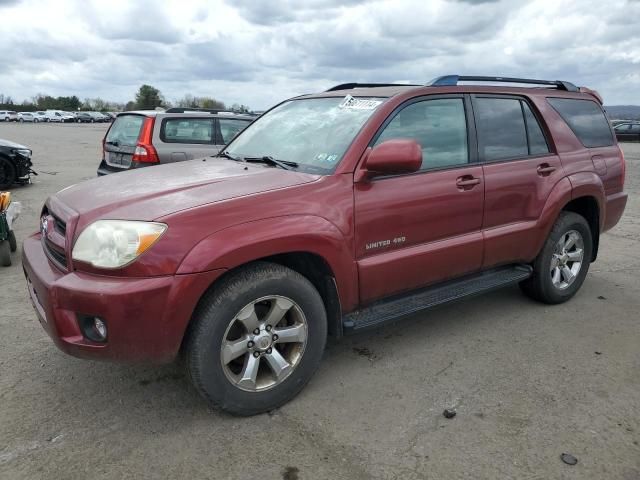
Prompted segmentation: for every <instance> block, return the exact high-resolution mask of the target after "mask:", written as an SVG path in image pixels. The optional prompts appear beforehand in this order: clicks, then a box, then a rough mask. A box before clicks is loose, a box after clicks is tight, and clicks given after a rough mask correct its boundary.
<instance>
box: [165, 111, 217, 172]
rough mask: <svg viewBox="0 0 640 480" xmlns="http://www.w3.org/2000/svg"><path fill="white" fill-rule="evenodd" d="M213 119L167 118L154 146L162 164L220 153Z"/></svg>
mask: <svg viewBox="0 0 640 480" xmlns="http://www.w3.org/2000/svg"><path fill="white" fill-rule="evenodd" d="M214 122H215V119H214V118H213V117H204V118H203V117H167V118H163V119H162V121H161V124H160V130H159V133H158V137H159V138H158V139H156V140H157V141H154V146H155V147H156V150H157V152H158V156H159V158H160V163H171V162H182V161H185V160H192V159H194V158H202V157H208V156H210V155H215V154H216V153H218V150H219V148H218V147H217V146H216V129H215V123H214Z"/></svg>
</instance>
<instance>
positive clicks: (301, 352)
mask: <svg viewBox="0 0 640 480" xmlns="http://www.w3.org/2000/svg"><path fill="white" fill-rule="evenodd" d="M459 81H467V84H465V85H458V82H459ZM474 81H476V84H469V82H474ZM477 81H485V82H486V81H490V82H493V83H494V84H495V83H499V82H511V83H514V82H515V83H517V84H519V85H520V86H504V85H500V86H495V85H492V86H489V85H478V84H477V83H478V82H477ZM523 84H529V85H530V86H528V87H522V85H523ZM624 175H625V163H624V158H623V155H622V152H621V150H620V148H619V147H618V145H617V144H616V139H615V136H614V134H613V132H612V130H611V127H610V125H609V123H608V121H607V119H606V117H605V114H604V113H603V110H602V101H601V99H600V97H599V95H598V94H597V93H596V92H594V91H592V90H589V89H586V88H577V87H575V86H574V85H573V84H571V83H568V82H561V81H540V80H527V79H514V78H499V77H458V76H447V77H441V78H439V79H436V80H434V81H433V82H432V83H431V84H429V85H427V86H420V85H386V84H383V85H376V84H345V85H339V86H336V87H334V88H331V89H329V90H328V91H326V92H323V93H318V94H313V95H304V96H301V97H296V98H294V99H291V100H288V101H285V102H283V103H281V104H279V105H277V106H276V107H274V108H272V109H271V110H270V111H269V112H267V113H265V114H264V115H263V116H261V117H260V118H259V119H257V120H256V121H255V122H254V123H253V124H251V125H250V126H249V127H248V128H247V129H246V130H244V131H243V132H242V133H241V134H240V135H239V136H238V137H236V138H235V139H234V140H233V141H232V142H231V143H230V144H229V145H228V146H227V147H226V148H225V149H224V150H223V151H222V152H221V153H220V154H218V156H217V157H208V158H204V159H198V160H192V161H188V162H183V163H179V164H168V165H162V166H160V167H157V168H150V169H141V170H133V171H128V172H124V173H122V174H120V175H111V176H108V177H104V178H101V179H96V180H90V181H87V182H84V183H80V184H78V185H74V186H72V187H69V188H67V189H65V190H62V191H61V192H59V193H57V194H56V195H54V196H52V197H50V198H49V199H48V200H47V202H46V204H45V206H44V208H43V210H42V217H41V226H40V232H38V233H36V234H34V235H33V236H31V237H30V238H28V239H27V240H26V241H25V242H24V258H23V264H24V271H25V274H26V277H27V284H28V288H29V291H30V294H31V298H32V300H33V304H34V306H35V309H36V311H37V312H38V317H39V319H40V322H41V323H42V325H43V327H44V328H45V329H46V330H47V332H48V333H49V335H50V336H51V337H52V338H53V340H54V342H55V343H56V344H57V345H58V347H60V348H61V349H62V350H64V351H65V352H67V353H70V354H72V355H76V356H80V357H86V358H92V359H111V360H121V361H154V362H168V361H171V360H173V359H175V358H176V357H177V356H178V355H179V354H181V355H182V356H183V357H184V359H185V363H186V366H187V369H188V372H189V375H190V378H191V379H192V381H193V383H194V384H195V386H196V387H197V389H198V390H199V391H200V392H201V393H202V394H203V395H204V396H205V397H206V398H207V400H208V401H209V402H211V403H212V404H215V405H219V406H221V407H223V408H224V409H226V410H228V411H230V412H233V413H236V414H242V415H249V414H255V413H258V412H263V411H267V410H270V409H273V408H275V407H277V406H279V405H282V404H283V403H285V402H286V401H288V400H289V399H291V398H292V397H293V396H294V395H295V394H297V393H298V392H299V391H300V390H301V389H302V388H303V386H304V385H305V384H306V382H307V381H308V380H309V379H310V377H311V376H312V374H313V372H314V371H315V370H316V368H317V367H318V364H319V362H320V359H321V357H322V352H323V350H324V347H325V342H326V337H327V335H328V334H332V335H334V336H336V337H339V336H341V335H343V334H345V333H347V332H354V331H359V330H361V329H364V328H368V327H374V326H377V325H381V324H383V323H385V322H388V321H392V320H395V319H397V318H398V317H401V316H403V315H407V314H410V313H413V312H417V311H420V310H424V309H428V308H430V307H434V306H437V305H441V304H443V303H446V302H449V301H452V300H457V299H460V298H464V297H468V296H470V295H476V294H479V293H484V292H486V291H489V290H492V289H495V288H498V287H502V286H505V285H510V284H513V283H518V284H520V286H521V287H522V290H523V291H524V292H525V293H526V294H527V295H529V296H531V297H533V298H535V299H537V300H539V301H542V302H545V303H548V304H555V303H561V302H564V301H566V300H568V299H569V298H571V297H572V296H573V295H574V294H575V293H576V292H577V290H578V289H579V288H580V286H581V285H582V283H583V281H584V279H585V277H586V275H587V270H588V269H589V264H590V263H591V262H593V261H594V260H595V259H596V256H597V252H598V245H599V240H600V234H601V233H602V232H604V231H606V230H608V229H610V228H611V227H613V226H614V225H615V224H616V223H617V222H618V220H619V219H620V217H621V215H622V212H623V210H624V208H625V204H626V201H627V195H626V194H625V193H624V192H623V183H624Z"/></svg>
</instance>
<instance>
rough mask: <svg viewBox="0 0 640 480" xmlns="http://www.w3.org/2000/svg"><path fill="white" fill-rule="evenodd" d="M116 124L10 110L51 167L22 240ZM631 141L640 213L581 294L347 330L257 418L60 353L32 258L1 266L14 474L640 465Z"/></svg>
mask: <svg viewBox="0 0 640 480" xmlns="http://www.w3.org/2000/svg"><path fill="white" fill-rule="evenodd" d="M105 130H106V126H105V125H95V126H94V125H18V124H11V125H7V124H0V138H6V139H11V140H14V141H17V142H20V143H24V144H26V145H29V146H31V147H32V148H33V151H34V161H35V168H36V170H38V171H39V172H40V175H39V176H38V177H35V178H34V184H33V185H31V186H28V187H24V188H15V189H14V195H15V199H16V200H20V201H21V202H22V203H23V205H24V212H23V217H22V218H20V220H19V222H18V224H17V225H16V232H17V235H18V238H19V239H21V238H24V237H25V236H26V235H28V234H29V233H31V232H32V231H34V230H35V229H36V226H37V225H38V214H39V212H40V208H41V206H42V203H43V202H44V200H45V198H46V197H47V196H48V195H50V194H52V193H54V192H56V191H57V190H60V189H62V188H63V187H66V186H68V185H70V184H72V183H76V182H79V181H82V180H83V179H86V178H90V177H93V176H94V174H95V171H96V168H97V165H98V159H99V145H100V140H101V138H102V136H103V134H104V131H105ZM624 150H625V152H626V158H627V190H628V192H629V194H630V201H629V204H628V206H627V211H626V213H625V216H624V217H623V219H622V222H621V224H620V225H618V227H616V229H614V230H613V231H612V232H611V233H608V234H606V235H605V236H604V237H603V238H602V241H601V247H600V257H599V259H598V261H597V263H595V264H593V265H592V266H591V271H590V273H589V276H588V277H587V281H586V282H585V285H584V286H583V288H582V290H581V291H580V293H579V294H578V295H577V296H576V297H575V298H574V299H573V300H572V301H570V302H569V303H567V304H564V305H560V306H556V307H549V306H544V305H539V304H536V303H533V302H532V301H530V300H528V299H526V298H525V297H523V296H522V295H521V294H520V293H519V290H518V289H517V288H511V289H507V290H504V291H500V292H496V293H493V294H491V295H488V296H485V297H483V298H477V299H473V300H470V301H466V302H463V303H459V304H456V305H453V306H449V307H446V308H443V309H440V310H437V311H435V312H432V313H429V314H428V315H419V316H415V317H414V318H412V319H408V320H407V321H404V322H402V323H400V324H398V325H397V327H395V328H386V329H383V330H380V331H377V332H374V333H370V334H367V335H360V336H356V337H350V338H347V339H345V340H343V341H341V342H335V341H334V342H330V345H329V348H328V349H327V352H326V355H325V360H324V362H323V365H322V367H321V368H320V371H319V372H318V373H317V375H316V376H315V378H314V379H313V380H312V381H311V383H310V384H309V386H308V387H307V388H306V389H305V390H304V391H303V392H302V394H301V395H300V396H299V397H297V398H296V399H295V400H294V401H293V402H291V403H290V404H288V405H286V406H285V407H283V408H282V409H281V410H279V411H276V412H273V413H272V414H269V415H261V416H257V417H253V418H247V419H242V418H234V417H230V416H228V415H226V414H223V413H221V412H218V411H212V410H210V409H208V408H207V406H206V405H205V403H204V402H203V401H202V400H201V399H200V397H199V396H198V395H197V394H196V392H195V391H194V389H193V388H191V386H190V385H189V383H188V382H187V380H186V379H185V377H184V376H183V374H182V373H181V371H180V369H178V368H177V367H175V366H166V367H147V366H123V365H114V364H108V363H98V362H88V361H83V360H78V359H75V358H72V357H69V356H66V355H64V354H62V353H61V352H59V351H58V350H57V349H56V348H55V347H54V346H53V344H52V342H51V341H50V340H49V338H48V337H47V336H46V334H45V333H44V331H43V330H42V328H41V327H40V325H39V324H38V322H37V321H36V318H35V314H34V312H33V311H32V307H31V304H30V302H29V300H28V296H27V292H26V288H25V284H24V280H23V275H22V269H21V267H20V261H19V257H18V256H16V257H15V258H14V260H15V262H14V265H13V266H12V267H10V268H1V267H0V372H1V374H0V478H7V479H22V478H24V479H36V478H50V479H84V478H92V479H103V478H210V479H227V478H229V479H249V478H252V479H255V478H260V479H281V478H284V479H288V480H291V479H296V478H299V479H324V478H332V479H335V478H348V479H367V478H384V479H395V478H397V479H403V480H407V479H419V478H420V479H421V478H428V479H440V478H442V479H457V478H474V479H476V478H483V479H497V478H531V479H533V478H540V479H548V478H567V479H571V478H575V479H585V478H597V479H624V480H632V479H636V480H637V479H640V315H639V314H638V312H640V282H639V281H638V280H639V277H638V272H639V271H640V145H638V144H636V145H631V144H626V145H625V146H624ZM445 407H455V408H456V409H457V412H458V414H457V416H456V417H455V418H453V419H450V420H447V419H445V418H444V417H443V416H442V411H443V409H444V408H445ZM563 452H569V453H571V454H573V455H575V456H576V457H577V458H578V461H579V462H578V464H577V465H576V466H568V465H565V464H564V463H562V461H561V460H560V454H561V453H563Z"/></svg>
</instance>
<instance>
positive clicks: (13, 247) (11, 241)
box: [7, 230, 18, 252]
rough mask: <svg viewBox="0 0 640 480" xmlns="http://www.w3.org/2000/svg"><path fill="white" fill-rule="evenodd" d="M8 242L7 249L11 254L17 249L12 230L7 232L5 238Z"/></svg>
mask: <svg viewBox="0 0 640 480" xmlns="http://www.w3.org/2000/svg"><path fill="white" fill-rule="evenodd" d="M7 240H9V248H10V250H11V251H12V252H15V251H16V250H17V249H18V242H17V240H16V234H15V233H14V231H13V230H9V235H8V237H7Z"/></svg>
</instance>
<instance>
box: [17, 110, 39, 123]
mask: <svg viewBox="0 0 640 480" xmlns="http://www.w3.org/2000/svg"><path fill="white" fill-rule="evenodd" d="M18 121H19V122H20V123H23V122H32V123H38V118H37V117H36V116H35V115H34V114H33V112H18Z"/></svg>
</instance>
